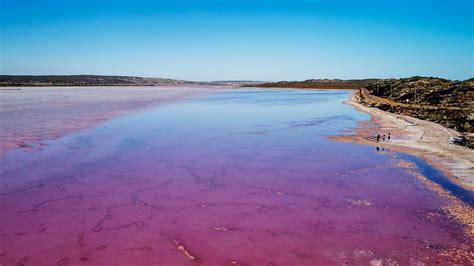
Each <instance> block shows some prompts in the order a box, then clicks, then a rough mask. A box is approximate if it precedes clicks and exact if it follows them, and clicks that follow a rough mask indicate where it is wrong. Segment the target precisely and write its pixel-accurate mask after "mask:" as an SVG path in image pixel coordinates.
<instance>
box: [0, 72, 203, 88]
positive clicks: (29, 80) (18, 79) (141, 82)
mask: <svg viewBox="0 0 474 266" xmlns="http://www.w3.org/2000/svg"><path fill="white" fill-rule="evenodd" d="M185 84H197V83H195V82H190V81H184V80H175V79H163V78H143V77H131V76H99V75H70V76H66V75H51V76H16V75H15V76H12V75H0V86H3V87H5V86H160V85H185Z"/></svg>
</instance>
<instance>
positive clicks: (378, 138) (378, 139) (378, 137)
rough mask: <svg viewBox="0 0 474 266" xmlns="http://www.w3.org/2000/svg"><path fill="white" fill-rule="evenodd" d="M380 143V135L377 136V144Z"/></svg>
mask: <svg viewBox="0 0 474 266" xmlns="http://www.w3.org/2000/svg"><path fill="white" fill-rule="evenodd" d="M379 141H380V134H377V142H379Z"/></svg>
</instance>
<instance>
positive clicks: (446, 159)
mask: <svg viewBox="0 0 474 266" xmlns="http://www.w3.org/2000/svg"><path fill="white" fill-rule="evenodd" d="M346 103H347V104H350V105H352V106H354V107H355V108H356V109H357V110H360V111H363V112H366V113H368V114H369V115H370V117H371V119H370V120H369V121H363V122H361V123H359V127H358V128H356V129H355V130H354V134H353V135H350V136H336V137H334V139H336V140H340V141H354V142H357V143H362V144H368V145H372V146H377V147H380V148H388V149H391V150H394V151H400V152H406V153H409V154H413V155H415V156H418V157H421V158H422V159H424V160H425V161H427V162H428V163H429V164H430V165H432V166H434V167H436V168H438V169H439V170H441V171H442V172H443V174H445V175H446V176H447V177H449V178H450V179H451V181H453V182H455V183H456V184H458V185H460V186H462V187H463V188H465V189H468V190H470V191H474V150H472V149H469V148H466V147H462V146H459V145H454V144H451V143H449V138H450V137H456V136H459V135H461V134H460V133H459V132H457V131H456V130H453V129H449V128H446V127H443V126H441V125H439V124H436V123H433V122H430V121H425V120H420V119H417V118H414V117H410V116H405V115H399V114H393V113H389V112H385V111H382V110H379V109H376V108H370V107H367V106H364V105H362V104H361V103H360V101H359V97H358V95H357V93H356V92H354V93H353V94H352V95H351V97H350V98H349V100H348V101H347V102H346ZM378 133H379V134H380V135H381V136H383V134H386V135H388V133H391V139H390V141H382V140H381V141H380V142H376V140H375V136H376V135H377V134H378Z"/></svg>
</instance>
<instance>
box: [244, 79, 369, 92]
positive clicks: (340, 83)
mask: <svg viewBox="0 0 474 266" xmlns="http://www.w3.org/2000/svg"><path fill="white" fill-rule="evenodd" d="M377 80H378V79H348V80H343V79H307V80H304V81H279V82H269V83H263V84H256V85H253V86H254V87H262V88H301V89H352V90H356V89H360V88H365V87H367V86H368V85H369V84H371V83H373V82H375V81H377Z"/></svg>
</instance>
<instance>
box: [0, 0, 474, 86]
mask: <svg viewBox="0 0 474 266" xmlns="http://www.w3.org/2000/svg"><path fill="white" fill-rule="evenodd" d="M0 1H1V8H0V15H1V24H0V25H1V44H0V45H1V50H0V51H1V54H0V56H1V62H0V63H1V65H0V72H1V73H2V74H42V75H44V74H104V75H136V76H153V77H168V78H178V79H187V80H227V79H246V80H248V79H250V80H302V79H309V78H343V79H347V78H369V77H378V78H387V77H395V78H398V77H406V76H413V75H426V76H440V77H445V78H450V79H466V78H470V77H474V62H473V61H474V51H473V47H474V40H473V39H474V37H473V31H474V11H473V10H474V0H446V1H439V0H432V1H428V0H412V1H406V0H399V1H395V0H361V1H357V0H352V1H342V0H341V1H329V0H319V1H318V0H313V1H300V0H291V1H283V0H280V1H279V0H273V1H265V0H262V1H258V0H253V1H251V0H244V1H234V0H227V1H224V0H220V1H218V0H214V1H209V0H200V1H198V0H196V1H193V0H187V1H185V0H175V1H156V0H155V1H151V0H148V1H145V0H134V1H132V0H130V1H124V0H115V1H112V0H109V1H107V0H96V1H92V0H82V1H80V0H76V1H72V0H34V1H26V0H0Z"/></svg>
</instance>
